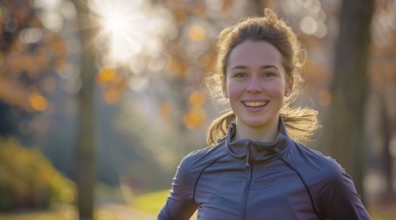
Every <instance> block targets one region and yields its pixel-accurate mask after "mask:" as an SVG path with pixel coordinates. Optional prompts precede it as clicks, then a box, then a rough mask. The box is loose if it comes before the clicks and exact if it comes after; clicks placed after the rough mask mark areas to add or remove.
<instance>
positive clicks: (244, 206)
mask: <svg viewBox="0 0 396 220" xmlns="http://www.w3.org/2000/svg"><path fill="white" fill-rule="evenodd" d="M245 170H246V171H248V172H249V176H248V181H247V183H246V186H245V193H244V196H243V202H242V219H243V220H245V219H246V203H247V198H248V195H249V190H250V185H251V182H252V175H253V166H252V165H250V161H249V160H248V161H247V162H246V164H245Z"/></svg>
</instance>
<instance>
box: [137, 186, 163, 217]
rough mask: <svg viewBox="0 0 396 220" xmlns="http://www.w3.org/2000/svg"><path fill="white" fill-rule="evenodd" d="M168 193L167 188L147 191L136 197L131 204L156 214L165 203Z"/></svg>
mask: <svg viewBox="0 0 396 220" xmlns="http://www.w3.org/2000/svg"><path fill="white" fill-rule="evenodd" d="M168 195H169V189H167V190H162V191H157V192H152V193H147V194H144V195H141V196H138V197H136V198H135V199H134V200H133V203H132V206H133V207H134V208H136V209H138V210H141V211H144V212H149V213H153V214H156V213H158V212H159V211H160V210H161V208H162V206H163V205H164V204H165V201H166V198H167V197H168Z"/></svg>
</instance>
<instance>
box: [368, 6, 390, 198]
mask: <svg viewBox="0 0 396 220" xmlns="http://www.w3.org/2000/svg"><path fill="white" fill-rule="evenodd" d="M395 22H396V1H394V0H393V1H376V10H375V13H374V17H373V22H372V35H373V42H372V45H371V57H370V69H369V79H370V94H369V97H368V98H369V99H368V109H367V117H366V118H367V124H368V126H367V131H368V134H369V139H370V141H369V144H370V147H371V152H372V154H371V155H370V157H369V159H370V160H371V161H370V162H371V163H370V167H369V168H370V172H372V173H375V175H376V176H377V178H382V177H384V179H385V181H384V182H385V186H384V187H382V188H381V189H379V190H380V192H381V198H380V199H381V200H382V202H389V201H392V200H393V201H396V189H395V187H394V186H395V185H394V176H395V175H396V173H395V169H394V164H395V159H396V158H395V156H394V155H395V154H394V152H393V151H394V150H393V149H394V146H395V144H396V63H395V60H396V43H395V42H396V41H395V39H396V26H395V25H394V24H395ZM368 185H369V186H370V187H372V185H374V184H368ZM371 190H373V189H371ZM376 190H378V189H376Z"/></svg>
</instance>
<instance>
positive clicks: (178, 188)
mask: <svg viewBox="0 0 396 220" xmlns="http://www.w3.org/2000/svg"><path fill="white" fill-rule="evenodd" d="M191 162H192V161H191V157H189V156H186V157H185V158H184V159H183V160H182V162H181V163H180V165H179V167H178V168H177V171H176V175H175V177H174V178H173V183H172V190H171V191H170V194H169V196H168V198H167V200H166V203H165V205H164V206H163V208H162V209H161V211H160V213H159V215H158V220H184V219H190V217H191V216H192V214H194V212H195V210H196V209H197V204H196V203H195V201H194V198H193V194H194V185H195V178H194V177H193V175H192V174H191V173H192V172H191Z"/></svg>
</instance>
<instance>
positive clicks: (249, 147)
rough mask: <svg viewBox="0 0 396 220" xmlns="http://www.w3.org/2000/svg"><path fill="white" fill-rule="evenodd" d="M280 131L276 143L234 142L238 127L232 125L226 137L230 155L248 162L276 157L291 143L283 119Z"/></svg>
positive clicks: (280, 122) (248, 140)
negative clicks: (233, 138)
mask: <svg viewBox="0 0 396 220" xmlns="http://www.w3.org/2000/svg"><path fill="white" fill-rule="evenodd" d="M278 127H279V130H278V133H277V136H276V139H275V141H274V142H266V141H254V140H250V139H240V140H236V141H232V137H233V136H234V135H235V134H236V125H235V124H233V123H232V124H230V126H229V127H228V132H227V136H226V144H227V147H228V151H229V152H230V154H231V155H232V156H234V157H236V158H240V159H243V158H245V159H246V160H247V162H249V163H250V162H254V163H256V162H264V161H267V160H269V159H271V158H274V157H276V156H277V155H279V154H280V153H281V152H283V151H284V150H285V149H286V146H287V144H286V143H287V142H289V141H291V140H290V138H289V136H288V135H287V132H286V127H285V125H284V122H283V119H282V117H280V118H279V126H278Z"/></svg>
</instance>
